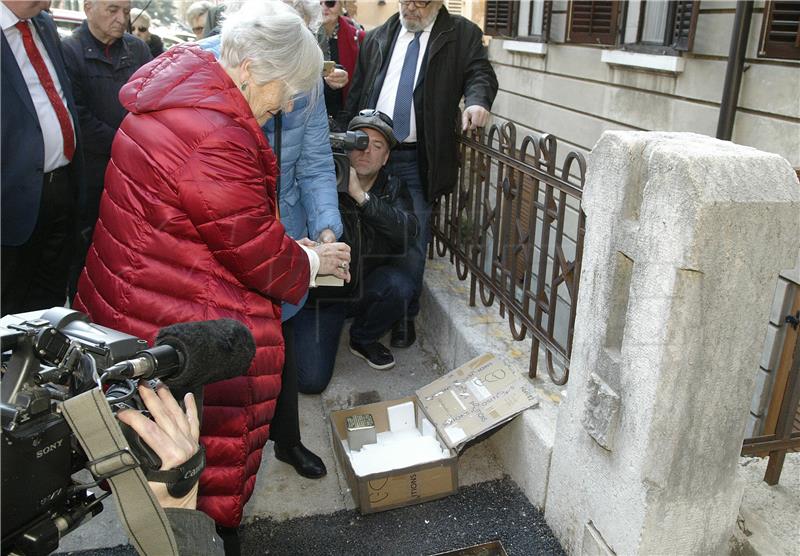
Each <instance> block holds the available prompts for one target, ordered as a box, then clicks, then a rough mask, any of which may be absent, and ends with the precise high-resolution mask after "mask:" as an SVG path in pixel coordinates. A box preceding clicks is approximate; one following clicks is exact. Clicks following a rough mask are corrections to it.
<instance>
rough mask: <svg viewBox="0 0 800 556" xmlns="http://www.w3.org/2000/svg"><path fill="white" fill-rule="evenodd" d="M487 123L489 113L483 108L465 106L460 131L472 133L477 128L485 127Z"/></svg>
mask: <svg viewBox="0 0 800 556" xmlns="http://www.w3.org/2000/svg"><path fill="white" fill-rule="evenodd" d="M488 121H489V111H488V110H487V109H486V108H484V107H483V106H478V105H477V104H476V105H473V106H467V107H466V108H465V109H464V113H463V114H461V131H467V130H470V131H472V130H473V129H476V128H479V127H486V122H488Z"/></svg>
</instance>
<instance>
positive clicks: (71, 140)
mask: <svg viewBox="0 0 800 556" xmlns="http://www.w3.org/2000/svg"><path fill="white" fill-rule="evenodd" d="M16 27H17V29H19V32H20V33H22V44H24V45H25V52H26V53H27V54H28V59H29V60H30V61H31V65H33V69H35V70H36V75H37V76H39V82H40V83H41V84H42V87H44V91H45V93H47V98H48V99H50V104H52V105H53V110H55V111H56V117H57V118H58V123H59V124H61V135H62V136H63V137H64V156H66V157H67V160H72V155H74V154H75V135H74V132H73V129H72V122H70V119H69V113H68V112H67V107H66V106H64V103H63V102H62V101H61V97H60V96H58V91H57V90H56V86H55V83H53V78H52V77H51V76H50V72H49V71H47V65H46V64H45V63H44V58H42V54H41V53H40V52H39V49H38V48H36V43H34V42H33V35H32V34H31V28H30V27H28V24H27V23H26V22H25V21H18V22H17V25H16Z"/></svg>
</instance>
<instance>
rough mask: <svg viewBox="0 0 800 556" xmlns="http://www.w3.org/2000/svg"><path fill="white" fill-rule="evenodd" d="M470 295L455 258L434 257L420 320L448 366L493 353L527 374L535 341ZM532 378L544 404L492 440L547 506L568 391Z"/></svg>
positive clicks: (528, 491) (509, 468) (512, 472)
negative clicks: (514, 334) (473, 303)
mask: <svg viewBox="0 0 800 556" xmlns="http://www.w3.org/2000/svg"><path fill="white" fill-rule="evenodd" d="M468 296H469V279H467V280H465V281H463V282H462V281H460V280H458V277H457V276H456V272H455V267H454V266H453V265H451V264H450V262H449V259H447V258H435V259H433V260H429V261H428V264H427V267H426V270H425V281H424V286H423V294H422V305H423V307H422V311H420V317H419V319H418V321H419V322H418V325H419V327H420V328H421V329H422V330H423V331H424V333H425V337H426V339H427V341H428V343H429V344H431V346H432V347H433V348H434V349H435V350H436V352H437V353H438V355H439V358H440V359H441V361H442V363H443V365H444V366H445V368H448V369H452V368H455V367H457V366H459V365H461V364H463V363H465V362H466V361H469V360H470V359H472V358H473V357H477V356H478V355H480V354H482V353H486V352H490V353H493V354H495V355H496V356H498V357H500V358H501V359H502V360H503V361H504V362H505V363H506V364H507V365H508V366H509V367H510V368H512V369H514V370H516V371H517V372H519V373H522V374H525V375H527V373H528V362H529V357H530V349H531V342H530V340H529V339H526V340H524V341H521V342H516V341H513V340H512V339H511V333H510V331H509V328H508V322H507V321H506V319H505V318H503V317H501V316H500V314H499V311H498V306H497V305H494V306H490V307H484V306H483V305H482V304H481V303H480V301H479V302H478V303H479V306H477V307H470V306H469V305H468V299H469V297H468ZM539 368H540V369H545V368H546V367H545V362H544V358H540V365H539ZM531 382H532V383H533V385H534V388H535V389H536V392H537V394H538V395H539V406H538V407H536V408H534V409H530V410H528V411H525V412H524V413H523V414H522V415H520V416H519V417H517V418H516V419H514V420H513V421H511V422H510V423H508V424H507V425H506V426H504V427H502V428H501V429H500V430H498V431H497V432H496V433H495V434H494V435H492V437H491V439H490V442H489V444H490V446H491V448H492V449H493V451H494V453H495V455H496V456H497V458H498V460H499V461H500V463H501V464H502V465H503V467H504V468H505V471H506V473H508V475H509V476H510V477H511V478H512V479H513V480H514V481H515V482H516V483H517V484H518V485H519V487H520V488H521V489H522V491H523V492H524V493H525V495H526V496H527V497H528V499H529V500H530V501H531V503H532V504H534V505H535V506H537V507H538V508H542V509H543V508H544V507H545V503H546V493H547V481H548V477H549V471H550V455H551V453H552V449H553V441H554V438H555V427H556V417H557V414H558V405H559V403H560V401H561V397H562V395H563V390H562V389H561V388H559V387H557V386H555V385H554V384H552V383H551V382H550V379H549V378H548V377H547V376H546V375H545V376H544V377H543V378H540V377H537V378H536V379H532V380H531Z"/></svg>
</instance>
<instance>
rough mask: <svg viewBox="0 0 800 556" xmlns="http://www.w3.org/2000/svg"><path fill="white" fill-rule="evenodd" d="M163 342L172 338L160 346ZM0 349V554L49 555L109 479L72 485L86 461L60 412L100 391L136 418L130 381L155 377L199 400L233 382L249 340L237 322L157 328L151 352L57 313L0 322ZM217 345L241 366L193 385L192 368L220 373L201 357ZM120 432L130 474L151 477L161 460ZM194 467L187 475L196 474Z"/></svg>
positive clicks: (250, 348)
mask: <svg viewBox="0 0 800 556" xmlns="http://www.w3.org/2000/svg"><path fill="white" fill-rule="evenodd" d="M241 329H243V331H242V330H241ZM187 332H188V333H187ZM164 333H168V334H171V335H169V336H166V337H164V336H162V335H163V334H164ZM183 336H186V337H187V338H188V340H187V339H186V338H184V337H183ZM240 338H241V340H240ZM0 342H2V356H3V362H2V373H3V374H2V385H1V388H2V399H0V414H1V416H2V431H1V432H0V435H1V436H2V453H1V454H0V455H1V456H2V462H0V465H2V490H3V496H2V554H4V555H5V554H9V553H12V552H13V553H14V554H48V553H50V552H52V551H54V550H56V549H57V548H58V543H59V539H60V538H61V537H63V536H64V535H65V534H66V533H68V532H70V531H72V530H74V529H75V528H77V527H78V526H80V525H81V524H82V523H83V522H85V521H87V520H88V519H91V518H92V517H93V516H95V515H97V514H98V513H100V511H102V509H103V506H102V500H103V499H105V498H106V497H107V496H109V494H110V493H108V492H106V493H103V494H102V495H101V496H100V497H99V498H98V497H95V495H94V494H93V493H91V492H90V491H89V489H90V488H93V487H95V486H97V485H98V484H100V483H101V482H102V481H104V480H105V479H108V478H110V476H113V473H112V474H111V475H109V476H97V475H94V479H95V480H94V482H91V483H83V482H80V481H79V480H77V479H76V478H74V477H73V474H75V473H77V472H78V471H81V470H82V469H88V468H90V465H89V464H90V463H92V462H89V461H88V458H87V455H86V454H85V452H84V450H83V449H82V447H81V445H80V443H79V442H78V440H77V438H76V437H75V435H74V433H73V431H72V429H71V428H70V426H69V424H68V422H67V421H66V419H65V417H64V416H63V414H62V412H61V407H60V405H61V403H63V402H65V401H67V400H69V399H70V398H73V397H75V396H78V395H80V394H83V393H85V392H88V391H89V390H92V389H94V388H99V389H101V390H102V391H103V392H104V397H105V399H106V401H107V402H108V403H109V405H110V407H111V410H112V411H113V412H114V413H116V412H117V411H118V410H121V409H124V408H133V409H143V408H144V404H143V403H142V402H141V399H140V398H139V396H138V394H137V389H136V386H137V382H138V379H145V380H149V379H156V378H161V379H163V380H164V382H165V384H167V385H169V386H170V387H171V390H172V393H173V394H174V395H175V397H176V399H178V400H181V399H182V396H181V397H179V394H178V392H179V391H180V390H181V389H183V391H184V393H185V392H187V391H191V392H196V391H197V389H199V390H200V392H202V384H205V383H208V382H213V381H215V380H221V379H223V378H229V377H230V376H233V373H238V374H242V373H243V372H244V371H245V370H246V369H247V366H248V365H249V363H250V360H252V354H253V353H254V352H255V346H254V344H253V340H252V336H251V335H250V333H249V331H248V330H247V329H246V327H244V325H242V324H241V323H238V322H236V321H231V320H220V321H205V322H199V323H185V324H179V325H173V326H171V327H168V328H165V329H162V330H161V331H160V332H159V337H158V339H157V340H156V345H155V346H154V347H152V348H148V346H147V343H146V342H145V341H144V340H142V339H140V338H136V337H134V336H131V335H128V334H125V333H123V332H119V331H116V330H113V329H111V328H106V327H104V326H99V325H97V324H93V323H91V322H90V321H89V319H88V317H87V316H86V315H85V314H83V313H80V312H78V311H74V310H70V309H66V308H63V307H54V308H52V309H48V310H45V311H35V312H30V313H22V314H18V315H6V316H4V317H3V318H2V319H0ZM215 342H216V343H217V345H214V344H215ZM237 342H238V343H237ZM219 343H221V344H223V345H224V346H227V347H226V348H225V349H224V350H223V351H224V353H222V352H221V351H220V353H221V354H222V355H224V359H223V357H222V356H220V357H218V359H222V360H224V361H225V362H227V361H229V360H230V359H236V358H237V357H238V356H239V355H241V357H239V359H241V360H242V362H241V363H239V362H238V361H233V363H232V365H231V366H235V367H237V369H236V370H235V371H228V370H225V371H221V372H224V373H226V375H225V376H222V377H210V376H206V377H202V376H197V375H198V372H197V371H196V370H192V369H191V366H192V365H196V366H197V367H199V368H205V367H206V365H213V364H215V363H216V364H217V365H218V366H225V365H219V362H214V361H209V359H213V355H209V354H211V353H214V350H217V351H219V349H218V344H219ZM193 344H194V345H198V346H200V347H199V348H195V347H194V345H193ZM206 346H210V347H206ZM240 346H244V348H243V349H242V348H240ZM191 352H195V355H191V354H190V353H191ZM248 357H249V359H248ZM194 360H198V361H197V363H194V362H193V361H194ZM203 360H205V361H203ZM193 372H194V373H195V375H194V376H189V375H190V374H191V373H193ZM228 373H230V374H228ZM206 374H210V373H206ZM171 381H173V382H171ZM190 384H191V386H190ZM120 424H121V425H122V426H121V429H122V432H123V434H124V435H125V437H126V439H127V441H128V444H129V445H130V450H131V453H132V454H133V455H134V456H135V458H136V462H137V464H138V465H137V466H141V468H142V471H143V472H144V473H145V475H146V476H147V475H148V474H149V473H150V472H152V471H157V470H158V469H159V468H160V466H161V460H160V459H159V458H158V456H157V455H156V454H155V452H153V451H152V450H150V448H149V447H148V446H147V445H146V444H145V443H144V442H143V441H142V440H141V439H140V438H139V437H138V436H137V435H136V433H135V432H134V431H133V429H131V428H130V427H127V425H124V424H122V423H120ZM198 454H199V453H198ZM192 459H193V460H194V459H195V458H192ZM199 459H202V464H198V465H204V459H203V458H202V457H201V458H199ZM190 461H191V460H190ZM188 464H189V462H187V464H185V465H188ZM193 465H195V464H194V463H193ZM201 468H202V467H200V468H199V469H194V470H193V473H194V474H195V475H197V474H199V471H200V469H201ZM187 476H188V475H187ZM192 476H193V477H194V475H192ZM194 480H196V479H194ZM170 492H171V493H172V491H170Z"/></svg>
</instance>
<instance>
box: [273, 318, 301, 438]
mask: <svg viewBox="0 0 800 556" xmlns="http://www.w3.org/2000/svg"><path fill="white" fill-rule="evenodd" d="M295 318H297V316H295V317H293V318H291V319H289V320H287V321H285V322H283V323H282V324H281V329H282V331H283V341H284V345H285V349H284V352H285V356H284V361H283V376H282V377H281V393H280V394H278V400H277V401H276V403H275V415H274V416H273V417H272V423H271V424H270V429H269V439H270V440H272V441H273V442H275V444H280V445H281V446H287V447H291V446H297V445H298V444H300V414H299V409H298V406H297V365H296V363H295V347H294V334H293V333H292V330H293V329H294V324H293V322H294V319H295Z"/></svg>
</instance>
